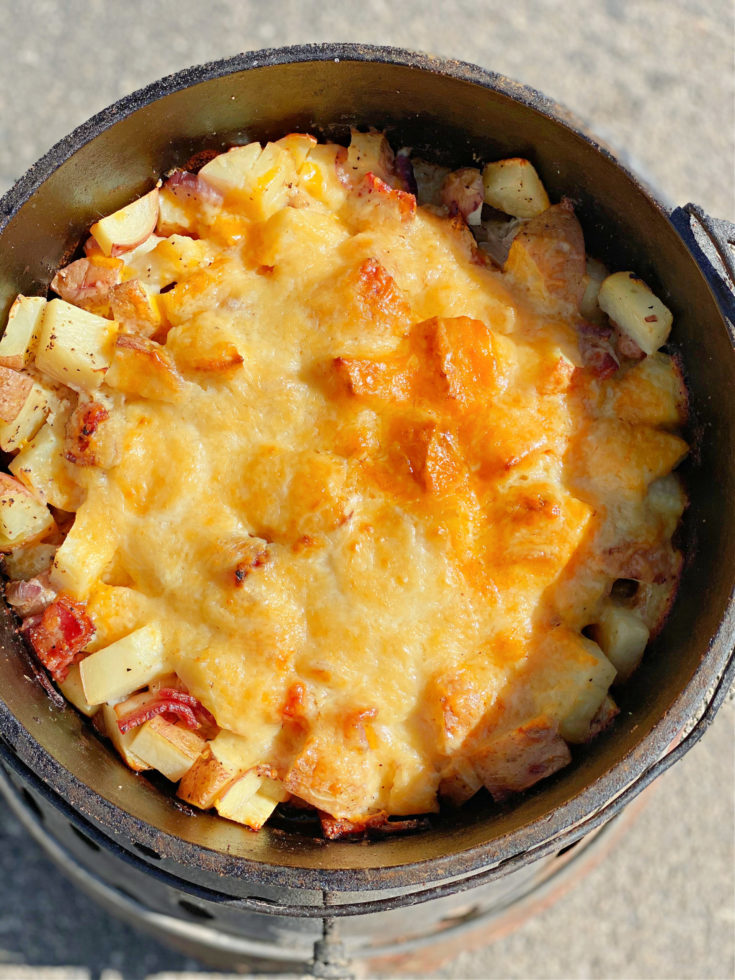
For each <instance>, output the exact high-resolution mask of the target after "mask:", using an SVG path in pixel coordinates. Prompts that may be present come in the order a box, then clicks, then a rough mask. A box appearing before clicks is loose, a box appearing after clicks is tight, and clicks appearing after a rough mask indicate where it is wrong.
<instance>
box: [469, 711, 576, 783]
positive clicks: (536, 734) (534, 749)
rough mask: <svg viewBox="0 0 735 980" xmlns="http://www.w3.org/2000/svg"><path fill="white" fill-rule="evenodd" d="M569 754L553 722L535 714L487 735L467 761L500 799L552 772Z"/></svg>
mask: <svg viewBox="0 0 735 980" xmlns="http://www.w3.org/2000/svg"><path fill="white" fill-rule="evenodd" d="M571 758H572V756H571V753H570V751H569V747H568V746H567V744H566V742H565V741H564V739H563V738H562V737H561V736H560V734H559V732H558V731H557V726H556V722H554V721H552V720H551V719H550V718H547V717H546V716H539V717H538V718H534V719H532V720H530V721H528V722H526V723H525V724H523V725H520V726H519V727H518V728H514V729H513V730H512V731H506V732H503V733H501V734H499V735H496V736H495V737H494V738H491V739H490V740H489V741H488V742H487V743H486V744H485V745H484V746H482V747H481V748H478V749H477V751H475V752H474V753H473V754H472V759H471V762H472V766H473V768H474V769H475V771H476V772H477V774H478V776H479V777H480V778H481V779H482V782H483V784H484V785H485V786H486V787H487V789H488V790H489V792H490V794H491V795H492V797H493V799H496V800H502V799H505V797H506V796H508V795H509V794H510V793H519V792H521V791H522V790H524V789H528V788H529V786H533V785H534V783H537V782H538V781H539V780H540V779H545V778H546V777H547V776H550V775H552V773H555V772H556V771H557V770H559V769H561V768H562V767H563V766H566V765H567V763H569V762H570V761H571Z"/></svg>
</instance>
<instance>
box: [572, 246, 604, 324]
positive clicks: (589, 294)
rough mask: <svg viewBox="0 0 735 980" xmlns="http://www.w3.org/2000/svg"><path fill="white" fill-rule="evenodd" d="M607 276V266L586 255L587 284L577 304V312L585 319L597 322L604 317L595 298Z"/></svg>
mask: <svg viewBox="0 0 735 980" xmlns="http://www.w3.org/2000/svg"><path fill="white" fill-rule="evenodd" d="M607 276H608V271H607V268H606V267H605V266H604V265H603V264H602V262H598V261H597V259H592V258H590V257H589V256H588V257H587V284H586V286H585V290H584V296H583V297H582V301H581V303H580V304H579V312H580V313H581V314H582V316H583V317H584V318H585V320H592V321H594V322H599V321H602V320H603V319H604V316H603V313H602V310H601V309H600V307H599V306H598V303H597V298H598V296H599V295H600V286H601V285H602V283H603V282H604V280H605V279H606V278H607Z"/></svg>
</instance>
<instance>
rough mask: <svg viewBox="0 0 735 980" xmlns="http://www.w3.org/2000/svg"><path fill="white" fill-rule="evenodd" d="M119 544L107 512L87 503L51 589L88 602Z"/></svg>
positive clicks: (61, 552)
mask: <svg viewBox="0 0 735 980" xmlns="http://www.w3.org/2000/svg"><path fill="white" fill-rule="evenodd" d="M117 544H118V538H117V532H116V530H115V526H114V522H111V521H110V520H109V518H108V514H107V512H106V511H105V510H104V509H103V508H101V507H99V506H93V505H92V502H91V501H90V500H86V501H85V502H84V503H83V504H82V505H81V507H80V508H79V510H78V511H77V515H76V517H75V519H74V523H73V525H72V527H71V530H70V531H69V533H68V534H67V536H66V538H65V539H64V541H63V542H62V544H61V545H60V546H59V548H58V550H57V552H56V557H55V558H54V563H53V566H52V568H51V584H52V586H53V587H54V588H55V589H56V590H57V591H58V592H68V593H69V595H71V596H72V597H73V598H75V599H79V600H84V599H86V598H87V597H88V596H89V593H90V592H91V590H92V588H93V586H94V585H95V583H96V582H97V580H98V579H99V578H100V577H101V575H102V573H103V572H104V571H105V569H106V568H107V566H108V565H109V564H110V562H111V561H112V559H113V557H114V555H115V551H116V550H117ZM103 700H104V701H108V700H109V698H103Z"/></svg>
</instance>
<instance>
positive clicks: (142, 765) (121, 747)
mask: <svg viewBox="0 0 735 980" xmlns="http://www.w3.org/2000/svg"><path fill="white" fill-rule="evenodd" d="M82 696H83V692H82ZM101 711H102V718H103V720H104V722H105V731H106V732H107V737H108V738H109V740H110V741H111V742H112V744H113V745H114V746H115V748H116V749H117V751H118V752H119V753H120V755H121V756H122V758H123V761H124V762H125V764H126V765H127V766H129V767H130V768H131V769H133V770H134V771H135V772H144V771H145V770H146V769H150V768H151V767H150V766H149V765H148V763H146V762H143V760H142V759H139V758H138V756H137V755H136V754H135V753H134V752H133V751H132V750H131V748H130V745H131V743H132V741H133V739H134V738H135V736H136V735H137V734H138V731H137V729H133V730H132V731H131V732H125V734H123V733H122V732H121V731H120V729H119V728H118V724H117V715H116V714H115V709H114V708H113V707H112V705H109V704H103V705H102V708H101Z"/></svg>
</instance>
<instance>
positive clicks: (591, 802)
mask: <svg viewBox="0 0 735 980" xmlns="http://www.w3.org/2000/svg"><path fill="white" fill-rule="evenodd" d="M326 61H335V62H340V61H345V62H370V63H376V64H391V65H398V66H402V67H406V68H412V69H416V70H419V71H421V72H425V73H426V72H428V73H432V74H437V75H443V76H447V77H449V78H452V79H455V80H458V81H462V82H467V83H471V84H475V85H478V86H480V87H482V88H485V89H489V90H491V91H495V92H497V93H499V94H501V95H504V96H506V97H507V98H509V99H511V100H512V101H514V102H516V103H520V104H522V105H523V106H525V107H526V108H528V109H529V110H532V111H535V112H538V113H540V114H541V115H544V116H546V117H547V118H549V119H550V120H552V121H553V122H556V123H558V124H559V125H561V126H562V127H563V128H564V129H566V130H567V131H568V132H571V133H572V134H573V135H575V136H576V137H577V138H580V139H582V140H583V141H584V142H586V143H588V144H590V145H591V146H592V148H594V149H595V150H596V151H597V152H599V153H601V154H603V156H605V157H606V158H607V159H608V160H609V161H610V162H611V163H612V164H613V165H614V166H615V167H617V168H618V169H619V170H620V171H622V172H623V173H624V175H625V176H626V177H627V178H628V179H629V180H630V182H631V183H632V184H633V185H634V186H635V188H636V189H637V190H638V191H639V192H640V193H641V194H643V195H644V197H645V198H646V199H647V200H648V201H649V202H650V203H651V204H652V205H653V206H654V208H655V210H656V211H658V212H659V214H660V216H661V217H662V218H663V219H664V220H665V221H667V223H668V217H669V214H668V210H667V209H666V208H665V207H664V206H663V205H662V204H661V203H660V201H659V200H658V199H657V198H656V196H655V195H654V193H653V192H652V191H651V189H650V188H648V187H647V186H646V185H645V184H643V183H642V182H641V180H640V179H639V178H638V177H637V176H636V175H635V174H633V173H631V172H630V171H629V170H628V169H627V168H626V167H625V166H624V165H622V164H621V163H620V162H619V161H618V160H617V158H616V157H615V156H614V154H613V153H611V152H610V150H609V149H607V148H606V147H605V146H604V145H602V144H601V143H599V142H598V141H597V140H596V139H595V138H593V137H592V136H591V135H589V134H588V133H587V132H586V131H585V129H584V128H583V126H582V124H581V123H580V122H579V121H578V120H576V119H575V118H574V117H573V116H572V114H571V113H569V112H567V110H565V109H564V108H563V107H562V106H560V105H559V104H558V103H556V102H554V101H553V100H551V99H549V98H547V97H546V96H544V95H543V94H542V93H540V92H538V91H536V90H535V89H533V88H531V87H529V86H526V85H523V84H521V83H519V82H515V81H513V80H511V79H508V78H506V77H504V76H502V75H500V74H497V73H495V72H492V71H489V70H487V69H484V68H481V67H479V66H476V65H472V64H469V63H467V62H463V61H456V60H452V59H444V58H439V57H436V56H434V55H429V54H421V53H418V52H413V51H410V50H407V49H403V48H397V47H388V46H379V45H364V44H353V43H346V42H345V43H319V44H303V45H293V46H288V47H281V48H268V49H262V50H258V51H251V52H244V53H241V54H237V55H235V56H233V57H230V58H226V59H222V60H218V61H213V62H208V63H206V64H203V65H197V66H193V67H190V68H186V69H184V70H182V71H179V72H176V73H174V74H171V75H168V76H166V77H164V78H162V79H160V80H159V81H156V82H153V83H151V84H150V85H147V86H145V87H144V88H141V89H139V90H137V91H135V92H133V93H132V94H130V95H127V96H125V97H123V98H122V99H120V100H118V101H117V102H115V103H113V104H112V105H111V106H110V107H108V108H107V109H104V110H102V111H101V112H99V113H97V114H96V115H94V116H93V117H92V118H91V119H89V120H88V121H87V122H85V123H83V124H82V125H80V126H78V127H77V128H76V129H74V130H73V131H72V132H71V133H70V134H69V135H68V136H66V137H64V138H63V139H61V140H60V141H59V142H58V143H56V144H55V145H54V146H53V147H52V148H51V149H50V150H49V151H48V152H47V153H46V154H45V155H44V156H42V157H41V158H40V159H39V161H38V162H37V163H35V164H34V165H33V166H31V167H30V168H29V170H28V171H27V172H26V173H25V174H24V175H23V176H22V177H21V178H20V179H19V180H18V181H17V182H16V183H15V184H14V186H13V187H12V188H11V189H10V190H9V191H8V192H7V193H6V194H5V195H4V196H3V197H2V199H0V233H1V232H2V231H3V229H4V228H5V226H6V225H7V223H8V222H9V221H10V220H11V219H12V217H13V216H14V215H15V214H16V213H17V212H18V211H19V210H20V208H21V207H22V206H23V205H24V204H26V202H27V201H28V200H29V199H30V198H31V197H32V196H33V195H34V194H35V193H36V191H37V190H38V189H39V187H40V186H41V185H42V184H43V183H44V182H45V181H46V180H47V179H48V177H50V176H51V174H52V173H53V172H54V171H55V170H56V169H57V168H58V167H59V166H61V165H62V164H63V163H64V162H66V160H68V159H69V158H70V157H71V156H72V155H73V154H74V153H75V152H77V151H78V150H79V149H80V148H81V147H82V146H84V145H85V144H87V143H88V142H90V141H91V140H93V139H94V138H96V137H97V136H99V135H100V134H101V133H103V132H104V131H105V130H107V129H108V128H110V127H111V126H112V125H114V124H116V123H118V122H120V121H121V120H123V119H124V118H126V117H128V116H129V115H131V114H132V113H134V112H135V111H137V110H138V109H141V108H144V107H145V106H147V105H149V104H151V103H153V102H155V101H157V100H159V99H161V98H163V97H166V96H168V95H172V94H174V93H176V92H179V91H182V90H184V89H187V88H190V87H193V86H195V85H197V84H199V83H204V82H209V81H213V80H215V79H217V78H220V77H223V76H227V75H230V74H236V73H239V72H243V71H249V70H254V69H261V68H268V67H272V66H280V65H288V64H298V63H308V62H326ZM672 231H673V232H674V234H676V235H677V237H679V239H680V240H681V236H680V235H679V233H678V231H677V230H676V229H672ZM685 247H686V246H685ZM690 258H691V261H692V262H694V261H695V260H694V258H693V257H691V256H690ZM700 272H701V270H700ZM708 288H709V287H708ZM713 302H714V303H715V306H716V308H718V310H719V306H718V304H717V301H716V299H714V297H713ZM723 319H724V318H723ZM734 633H735V594H733V595H731V596H730V599H729V601H728V603H727V605H726V607H725V612H724V615H723V617H722V619H721V621H720V623H719V626H718V629H717V631H716V633H715V635H714V636H713V637H712V638H711V640H710V643H709V645H708V648H707V651H706V653H705V654H704V656H703V657H702V659H701V661H700V663H699V664H698V665H697V666H696V668H695V669H694V671H693V673H692V675H691V677H690V679H689V682H688V683H687V685H686V687H685V688H684V689H683V690H682V691H680V693H679V694H678V695H677V696H676V698H675V699H674V700H673V702H672V703H671V704H670V705H669V707H668V709H667V711H666V712H665V713H664V714H663V716H662V717H660V718H659V719H658V720H657V721H656V722H655V723H654V724H653V725H652V726H651V728H650V729H649V731H648V734H647V735H645V736H644V738H643V739H642V740H641V741H640V742H639V743H638V744H637V745H635V746H634V747H633V748H631V749H630V750H629V751H628V752H627V753H626V754H625V755H624V756H623V757H622V758H620V759H618V760H617V761H616V762H615V763H614V764H613V765H612V766H611V767H610V768H609V769H607V770H606V771H605V772H603V773H602V774H601V775H599V776H598V777H597V778H596V779H595V780H594V781H593V782H592V783H590V784H588V785H587V786H586V787H585V788H584V789H582V790H581V791H580V792H579V793H578V794H577V795H576V796H573V797H572V798H571V799H568V800H566V801H565V802H564V803H562V804H561V805H559V806H558V807H556V808H555V809H554V810H553V811H552V812H551V813H547V814H545V815H541V816H537V817H535V818H532V819H530V820H529V821H528V822H527V823H526V824H524V825H522V826H521V827H519V828H517V829H515V830H511V831H508V832H506V833H505V834H503V835H502V836H501V837H498V838H495V839H494V840H491V841H487V842H485V843H480V844H475V845H472V846H470V847H468V848H466V849H463V850H460V851H458V852H454V853H451V854H444V855H441V856H439V857H433V858H427V859H424V860H421V861H416V862H410V863H409V862H406V863H399V864H395V865H392V866H389V867H373V868H349V867H344V866H343V867H337V868H324V867H322V868H318V867H311V868H310V867H304V866H300V865H293V864H288V863H284V864H277V863H273V862H263V861H261V860H255V859H252V858H247V857H239V856H238V857H233V856H232V855H230V854H225V853H221V852H219V851H214V850H211V849H209V848H207V847H206V846H204V845H200V844H193V843H189V842H188V841H185V840H183V839H182V838H179V837H174V836H173V835H171V834H168V833H167V832H164V831H159V830H157V829H156V828H154V827H152V826H150V825H148V824H145V823H144V822H143V821H141V820H140V819H138V818H136V817H135V816H134V815H133V814H131V813H129V812H128V811H126V810H123V809H122V808H120V807H118V806H117V805H116V804H114V803H112V802H111V801H108V800H106V799H105V798H104V797H102V796H101V795H100V794H98V793H97V792H96V791H95V790H93V789H92V788H91V787H90V786H88V785H87V784H86V783H82V782H81V781H80V780H79V779H78V778H77V777H76V776H75V775H74V774H73V773H72V772H70V771H69V770H67V769H65V768H64V767H63V766H62V765H61V764H60V763H59V762H57V760H56V759H55V758H54V757H53V756H51V755H50V753H48V752H47V751H46V750H45V749H44V748H43V747H42V746H41V745H40V744H39V743H38V742H37V741H36V740H35V738H34V737H33V735H32V734H31V733H30V732H28V731H27V730H26V729H25V728H24V727H23V726H22V725H21V724H20V723H19V722H18V720H17V719H16V718H15V716H14V715H13V714H12V713H11V712H10V709H9V708H8V706H7V705H5V704H4V703H3V702H2V701H1V700H0V732H2V733H3V734H6V736H9V740H10V741H11V742H12V743H13V744H14V745H15V746H16V747H17V749H18V751H19V755H20V757H21V759H22V761H23V762H24V763H25V764H27V765H28V767H29V768H30V769H31V771H32V772H35V773H38V772H43V773H44V780H45V781H46V782H47V785H48V786H49V788H50V789H51V790H52V791H53V792H55V793H57V794H59V795H60V796H61V798H62V800H66V799H70V798H71V799H74V800H75V801H78V802H79V803H80V804H82V805H81V807H80V809H81V810H82V811H83V812H84V811H85V810H86V811H87V812H89V811H90V810H91V811H92V812H93V813H94V817H93V819H94V820H95V821H96V822H97V823H98V824H99V825H100V826H102V827H104V828H105V831H106V832H107V833H109V835H110V838H111V839H113V840H114V839H115V837H117V836H119V835H120V833H123V834H125V835H127V837H128V839H129V840H130V841H136V840H138V841H141V842H145V841H146V840H147V841H148V842H149V843H150V842H152V837H151V834H154V835H155V837H156V841H155V843H156V844H157V846H159V847H160V846H161V845H165V846H164V848H163V850H164V853H165V854H171V855H172V856H175V855H182V854H185V855H187V861H186V863H187V864H193V866H194V867H196V866H197V864H199V863H200V862H199V861H197V855H199V854H201V853H203V852H204V853H206V854H207V866H208V867H210V868H212V867H216V868H217V870H218V872H219V873H220V874H227V875H233V874H234V875H236V876H243V877H244V876H247V875H248V874H249V873H254V874H255V875H256V876H257V877H258V878H259V879H260V880H261V881H262V882H264V883H268V884H276V885H286V886H288V885H289V884H291V883H292V881H289V879H291V880H293V879H294V878H296V879H298V882H299V884H300V885H301V886H303V887H307V888H327V889H334V890H335V891H355V890H358V889H362V890H376V889H381V888H396V887H399V888H400V887H406V881H407V880H408V879H410V883H411V884H413V885H415V884H416V883H418V882H421V883H424V884H429V883H433V882H437V881H442V880H446V879H448V878H455V877H456V878H459V877H462V876H467V875H471V874H473V873H475V872H477V871H478V870H480V869H486V868H491V867H492V866H494V865H496V864H499V863H501V862H502V861H504V860H505V859H508V858H510V857H515V856H516V855H518V854H520V853H522V852H523V851H526V850H528V849H529V848H530V849H531V850H532V851H534V850H535V849H537V848H538V847H539V846H540V845H542V844H543V843H544V842H548V841H552V842H553V840H555V839H556V838H557V837H559V835H560V834H562V833H563V832H567V831H573V829H574V827H575V826H576V825H580V827H583V824H582V822H583V821H584V819H585V817H587V816H589V815H590V814H594V813H596V812H599V811H600V809H601V808H603V807H608V806H610V807H612V808H613V811H614V807H615V798H616V797H617V796H619V794H620V793H621V792H622V791H623V790H624V789H625V788H626V787H627V786H629V785H630V784H631V783H632V782H634V781H635V780H637V779H638V778H639V777H641V776H643V775H645V773H646V772H647V770H648V769H649V768H650V767H651V765H652V764H653V763H654V762H655V761H656V760H658V759H659V758H660V757H661V756H662V755H663V754H664V753H665V752H666V749H667V747H668V746H669V745H670V744H671V743H672V741H673V740H674V739H676V738H677V736H678V735H679V733H680V732H681V730H682V729H683V727H684V726H685V725H686V724H687V723H688V722H689V721H690V719H691V718H692V716H693V715H694V714H695V712H696V711H697V709H698V708H699V707H700V706H701V704H702V703H703V702H704V700H705V695H706V692H707V690H708V688H709V687H710V686H712V684H713V683H714V681H713V675H714V676H715V677H716V678H719V677H721V676H722V674H723V673H724V672H725V670H726V668H727V664H728V660H729V658H730V648H731V646H732V636H733V634H734ZM730 666H731V667H732V664H730ZM82 801H84V802H83V803H82ZM583 832H584V830H583V829H581V830H580V833H579V835H580V836H581V834H582V833H583ZM328 846H330V845H328ZM331 846H337V847H349V846H353V845H350V844H347V843H340V842H335V843H334V844H331ZM533 856H534V857H535V856H537V855H536V853H534V854H533ZM538 856H540V855H538ZM174 859H176V858H175V857H174ZM220 869H221V870H220Z"/></svg>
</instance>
